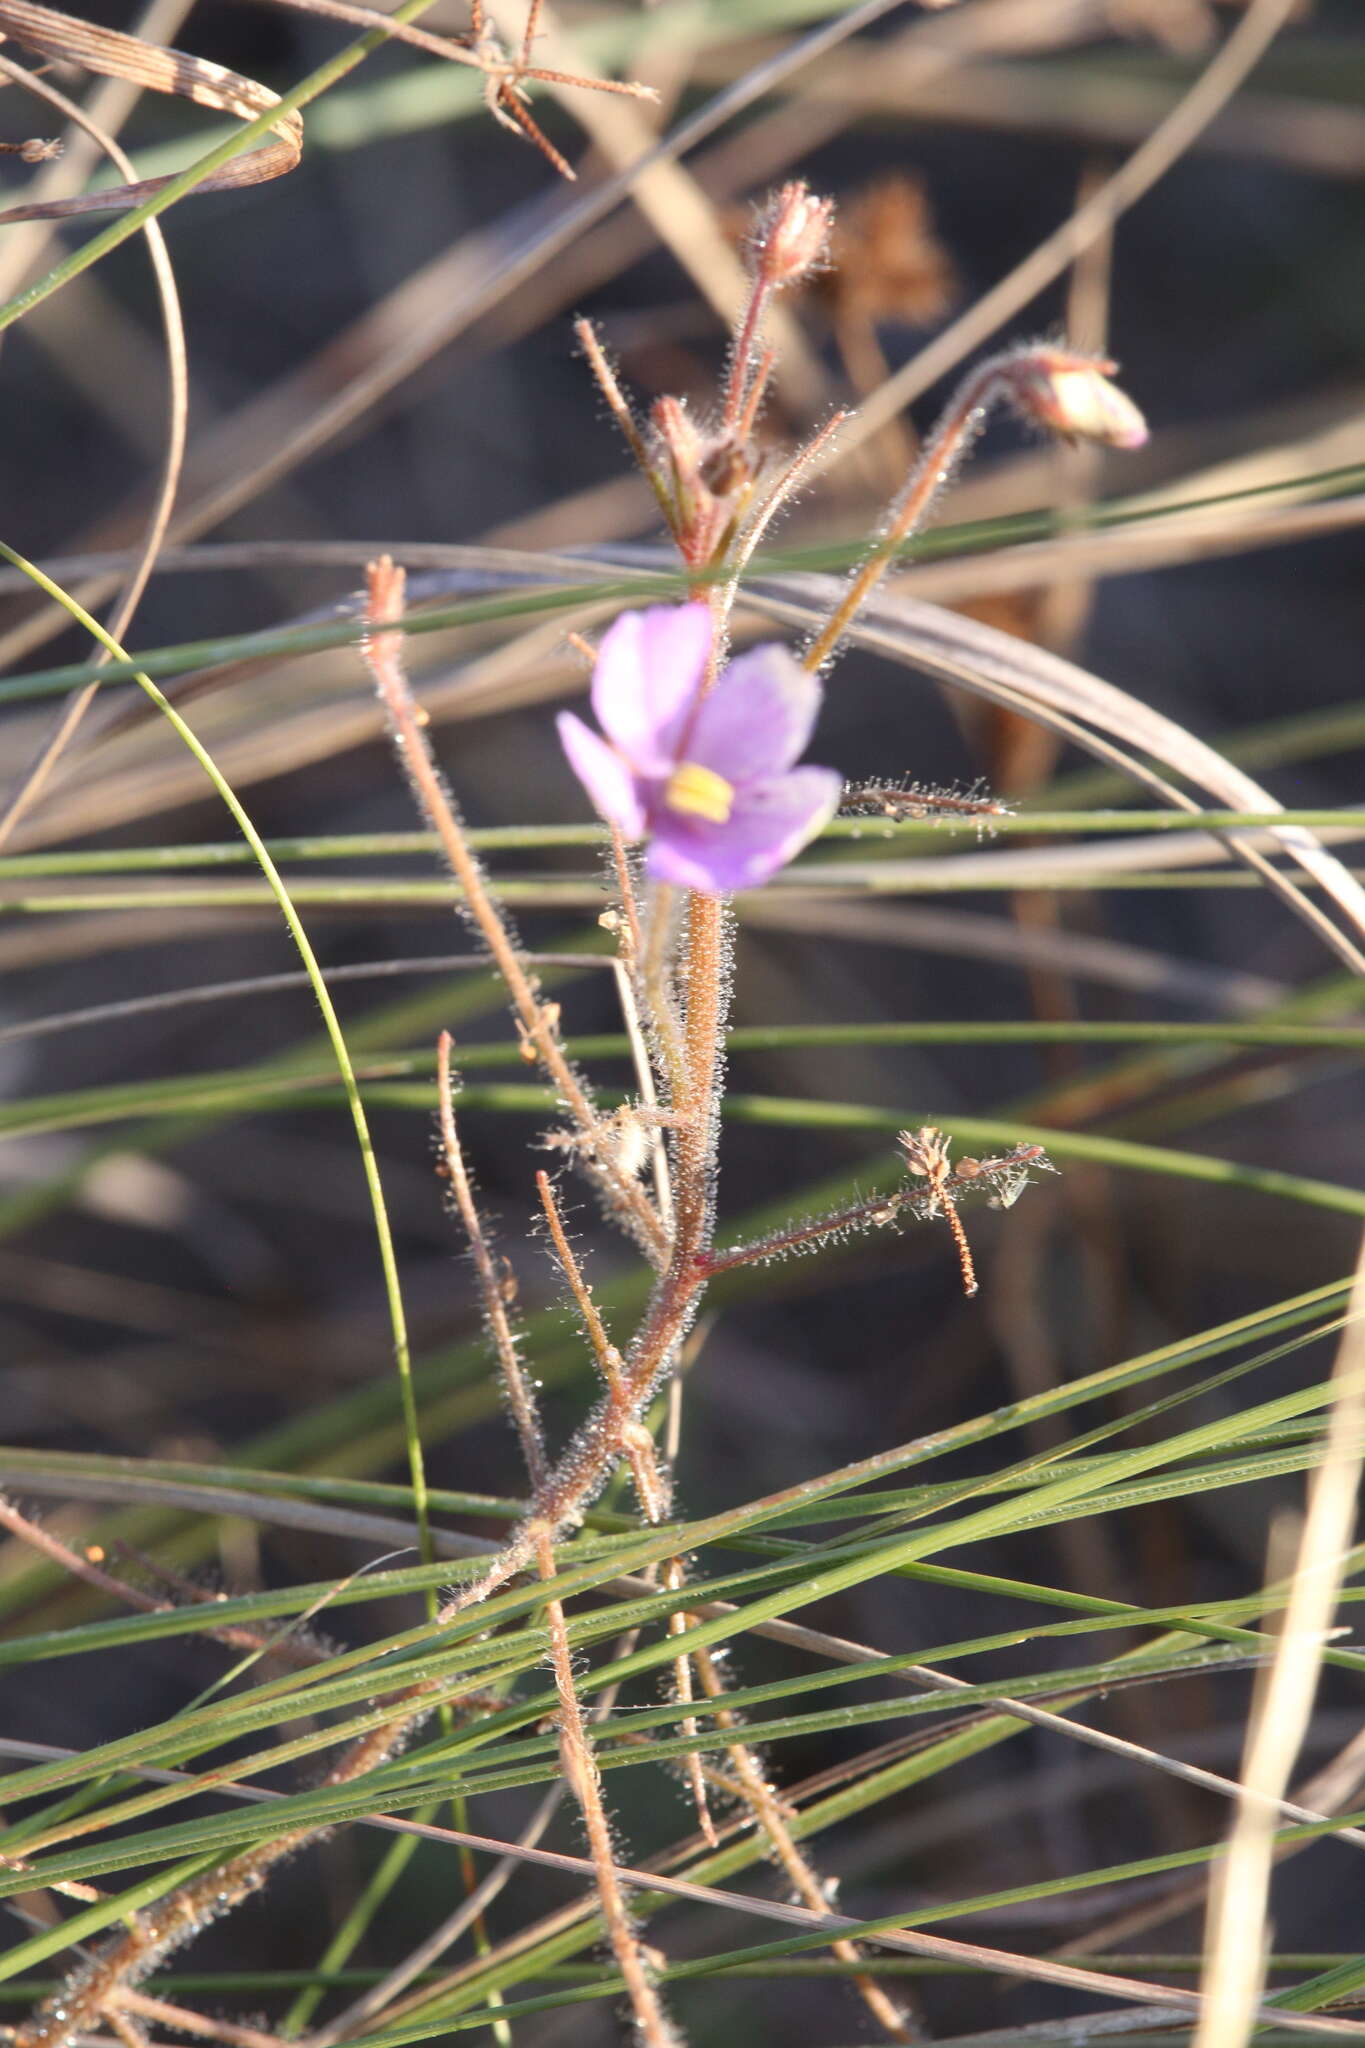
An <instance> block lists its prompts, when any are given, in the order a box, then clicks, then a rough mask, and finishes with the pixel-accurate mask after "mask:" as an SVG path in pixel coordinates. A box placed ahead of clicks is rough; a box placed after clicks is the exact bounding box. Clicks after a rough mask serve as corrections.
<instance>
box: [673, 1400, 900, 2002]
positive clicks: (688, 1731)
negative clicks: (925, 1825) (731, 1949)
mask: <svg viewBox="0 0 1365 2048" xmlns="http://www.w3.org/2000/svg"><path fill="white" fill-rule="evenodd" d="M638 1436H639V1438H640V1439H642V1441H641V1442H639V1443H638V1445H637V1446H636V1450H635V1456H636V1458H637V1459H638V1462H639V1468H640V1477H638V1478H637V1481H636V1491H637V1493H638V1494H639V1497H640V1504H641V1506H642V1508H643V1509H644V1512H645V1516H646V1518H647V1520H649V1521H652V1522H657V1521H661V1520H662V1519H663V1515H664V1514H665V1512H666V1511H667V1505H668V1503H667V1490H666V1487H665V1484H664V1481H663V1478H662V1475H661V1474H660V1472H659V1469H658V1461H657V1457H656V1454H655V1448H654V1443H653V1440H652V1439H651V1437H650V1436H649V1433H648V1431H647V1430H643V1429H641V1430H639V1431H638ZM655 1503H657V1507H656V1506H655ZM686 1581H687V1566H686V1563H685V1561H684V1559H682V1558H680V1557H675V1558H671V1559H670V1560H669V1562H668V1564H667V1566H666V1567H665V1575H664V1584H665V1586H666V1587H667V1588H668V1589H669V1591H671V1592H674V1591H676V1592H680V1591H681V1590H682V1588H683V1587H684V1586H685V1584H686ZM693 1619H694V1617H693V1616H692V1615H690V1614H688V1613H687V1612H686V1610H685V1609H682V1608H677V1609H675V1610H674V1612H673V1613H672V1614H671V1615H670V1616H669V1633H670V1634H671V1635H681V1634H682V1633H684V1631H685V1630H686V1629H687V1628H689V1627H690V1626H691V1624H692V1621H693ZM694 1664H695V1666H696V1671H697V1677H698V1678H699V1680H700V1682H701V1687H702V1691H703V1692H704V1693H705V1694H706V1696H707V1698H708V1699H710V1700H720V1699H723V1698H724V1696H725V1682H724V1679H723V1678H722V1676H721V1672H720V1667H719V1664H718V1662H717V1659H716V1657H715V1656H714V1655H713V1653H712V1652H711V1651H710V1650H708V1649H701V1650H696V1651H692V1652H690V1653H688V1652H684V1653H683V1654H682V1655H681V1656H679V1657H678V1659H677V1660H676V1664H675V1671H677V1672H678V1673H680V1674H681V1673H685V1674H686V1678H685V1679H683V1678H681V1677H680V1678H679V1682H678V1698H679V1701H680V1702H681V1703H683V1704H687V1703H688V1702H690V1701H691V1699H692V1696H693V1695H692V1685H691V1672H692V1667H693V1665H694ZM715 1719H716V1724H717V1726H719V1727H721V1728H726V1729H731V1728H738V1727H739V1726H740V1722H739V1720H738V1717H737V1716H736V1715H735V1714H733V1713H731V1712H730V1711H729V1710H728V1709H727V1708H724V1707H722V1708H720V1709H719V1710H718V1712H717V1714H716V1716H715ZM678 1727H679V1732H680V1733H681V1734H683V1735H686V1736H695V1735H696V1734H697V1733H698V1723H697V1721H696V1719H695V1717H694V1716H692V1715H684V1716H682V1717H681V1718H680V1720H679V1723H678ZM725 1753H726V1756H727V1757H728V1758H729V1761H730V1764H731V1767H732V1769H733V1771H734V1778H733V1780H731V1781H729V1782H727V1783H725V1784H724V1785H723V1786H722V1789H723V1790H724V1791H726V1792H727V1793H728V1795H729V1797H730V1798H731V1799H732V1800H735V1801H736V1802H737V1803H738V1804H739V1805H741V1806H742V1807H745V1808H747V1810H748V1812H749V1813H750V1814H751V1815H752V1817H753V1820H754V1822H755V1823H756V1825H757V1826H758V1827H759V1828H761V1829H762V1831H763V1833H764V1834H765V1835H766V1836H767V1838H768V1841H769V1843H770V1844H771V1846H772V1851H773V1855H774V1857H775V1859H776V1861H777V1862H778V1864H779V1865H780V1866H781V1868H782V1870H783V1871H784V1872H785V1874H786V1876H787V1879H788V1881H789V1882H790V1884H791V1885H792V1888H793V1890H794V1891H795V1892H796V1894H797V1896H798V1897H799V1898H800V1899H802V1900H803V1901H804V1903H805V1904H806V1905H807V1906H809V1907H810V1908H811V1910H812V1911H813V1912H817V1913H820V1912H824V1911H825V1909H826V1908H827V1906H828V1904H829V1898H828V1895H827V1893H826V1891H825V1888H824V1886H823V1885H822V1884H821V1882H820V1878H819V1875H818V1874H817V1872H816V1871H815V1870H813V1869H812V1867H811V1865H810V1863H809V1861H808V1860H807V1858H806V1857H805V1856H804V1855H803V1854H802V1852H801V1850H800V1848H799V1847H798V1846H797V1843H796V1841H795V1839H794V1837H793V1835H792V1832H791V1829H790V1828H789V1827H788V1825H787V1818H786V1815H787V1812H788V1811H789V1810H790V1809H784V1806H783V1802H782V1800H781V1799H780V1798H779V1797H778V1794H777V1792H776V1791H775V1790H774V1788H773V1786H772V1785H771V1784H770V1783H769V1781H768V1777H767V1775H766V1773H765V1772H764V1769H763V1766H762V1765H761V1764H760V1762H759V1760H758V1758H757V1756H756V1755H755V1753H754V1751H753V1750H752V1748H751V1747H750V1746H749V1745H748V1743H745V1742H742V1741H739V1742H734V1743H728V1744H727V1745H726V1752H725ZM687 1761H688V1763H689V1765H690V1766H691V1767H692V1769H691V1771H690V1772H689V1782H690V1783H691V1785H692V1789H693V1797H694V1799H695V1800H696V1804H697V1817H698V1821H699V1823H700V1826H701V1831H702V1834H703V1836H704V1838H705V1840H706V1842H707V1844H708V1845H709V1846H710V1847H711V1848H713V1849H714V1848H717V1847H718V1846H719V1837H718V1836H717V1834H716V1830H715V1825H714V1823H713V1822H712V1819H711V1814H710V1809H709V1807H708V1805H707V1803H706V1796H705V1786H704V1783H703V1779H702V1765H701V1758H700V1756H699V1755H698V1754H696V1753H694V1754H693V1755H691V1756H689V1758H688V1760H687ZM693 1773H695V1776H693ZM708 1775H709V1776H710V1778H711V1781H712V1782H715V1773H714V1772H711V1773H709V1774H708ZM831 1947H832V1949H833V1952H834V1954H835V1955H837V1956H838V1957H839V1958H840V1959H841V1961H843V1962H850V1963H851V1962H856V1961H858V1959H859V1957H860V1955H861V1950H860V1949H858V1948H857V1946H856V1945H855V1944H854V1943H853V1942H848V1941H841V1942H834V1943H832V1944H831ZM854 1982H855V1985H856V1987H857V1990H858V1992H859V1995H860V1996H861V1997H862V1999H863V2001H864V2003H865V2004H866V2006H867V2008H868V2011H869V2012H870V2013H871V2014H872V2016H873V2018H874V2019H875V2020H876V2021H877V2023H878V2024H879V2025H880V2026H881V2027H883V2028H884V2029H885V2030H886V2032H887V2033H888V2034H889V2035H890V2036H891V2038H892V2040H893V2041H911V2040H913V2039H915V2035H914V2034H913V2033H912V2032H911V2031H910V2029H909V2027H908V2026H907V2023H906V2017H905V2014H904V2013H903V2012H902V2011H901V2010H900V2008H899V2007H898V2006H897V2005H896V2004H895V2002H894V2001H893V2000H892V1999H890V1998H888V1997H887V1995H886V1993H885V1992H884V1991H882V1989H881V1988H880V1986H879V1985H877V1984H876V1983H875V1982H874V1981H873V1980H872V1979H871V1978H870V1977H865V1976H860V1977H857V1978H855V1980H854Z"/></svg>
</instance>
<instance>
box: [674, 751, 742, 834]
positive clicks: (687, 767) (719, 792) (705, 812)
mask: <svg viewBox="0 0 1365 2048" xmlns="http://www.w3.org/2000/svg"><path fill="white" fill-rule="evenodd" d="M734 801H735V790H734V784H733V783H730V782H727V781H726V780H725V777H724V776H723V775H717V774H716V771H715V769H714V768H703V767H702V766H701V764H700V762H698V761H684V762H683V764H682V766H681V767H680V768H675V769H674V771H673V773H672V774H671V775H670V776H669V778H668V787H667V789H665V791H664V802H665V803H666V804H667V805H668V808H669V810H670V811H682V812H684V813H685V814H686V815H687V816H688V817H691V818H705V819H706V821H707V823H708V824H711V825H723V824H725V822H726V820H727V819H728V818H729V816H730V812H731V810H732V809H733V807H734Z"/></svg>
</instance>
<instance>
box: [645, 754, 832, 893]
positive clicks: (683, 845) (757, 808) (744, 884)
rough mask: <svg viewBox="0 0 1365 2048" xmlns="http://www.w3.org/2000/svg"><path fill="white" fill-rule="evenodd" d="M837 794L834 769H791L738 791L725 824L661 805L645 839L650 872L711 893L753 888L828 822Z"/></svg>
mask: <svg viewBox="0 0 1365 2048" xmlns="http://www.w3.org/2000/svg"><path fill="white" fill-rule="evenodd" d="M842 792H843V778H842V777H841V776H840V775H839V773H838V771H837V770H836V769H833V768H794V769H792V771H791V773H790V774H788V775H773V776H770V777H768V778H767V779H765V780H764V781H761V782H754V783H750V784H749V785H748V787H747V788H745V789H742V790H741V791H740V792H739V795H738V798H737V799H736V803H735V808H734V810H733V811H732V812H731V814H730V816H729V818H728V819H727V820H726V822H725V823H724V824H723V825H713V824H708V823H707V822H706V821H705V820H702V819H695V818H690V817H683V816H680V815H679V814H678V813H677V812H674V811H667V810H665V811H662V812H660V814H659V816H658V817H657V818H656V820H655V823H654V836H653V838H652V839H651V840H650V843H649V856H648V866H649V872H650V874H651V875H653V876H654V877H655V878H656V879H657V880H658V881H661V882H675V883H678V884H680V885H681V886H682V887H684V888H688V889H701V890H703V891H704V892H705V893H706V894H707V895H708V896H729V895H731V894H732V893H733V892H734V891H735V890H736V889H755V888H757V887H758V885H759V883H760V882H766V881H767V879H768V877H769V875H771V874H774V873H776V871H777V869H778V868H780V867H783V866H784V865H785V864H786V862H787V861H789V860H791V858H792V857H793V855H794V854H797V853H799V852H800V851H801V848H802V847H803V846H804V845H805V844H806V842H807V840H809V839H813V838H814V836H815V834H816V833H817V832H818V831H819V830H820V828H821V826H822V825H825V824H827V823H828V821H829V820H830V819H831V818H832V817H833V816H834V813H835V811H836V810H837V809H838V808H839V798H840V795H841V794H842Z"/></svg>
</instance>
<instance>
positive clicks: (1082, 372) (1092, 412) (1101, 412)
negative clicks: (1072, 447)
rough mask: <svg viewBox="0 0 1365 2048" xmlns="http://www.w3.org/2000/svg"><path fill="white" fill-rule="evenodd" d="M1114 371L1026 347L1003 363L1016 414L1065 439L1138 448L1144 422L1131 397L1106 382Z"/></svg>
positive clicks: (1062, 352)
mask: <svg viewBox="0 0 1365 2048" xmlns="http://www.w3.org/2000/svg"><path fill="white" fill-rule="evenodd" d="M1116 368H1117V365H1116V364H1115V363H1106V362H1096V361H1095V360H1094V359H1093V358H1092V357H1090V356H1082V355H1076V354H1073V353H1072V351H1071V350H1070V349H1062V348H1030V349H1026V350H1021V352H1020V353H1019V355H1017V356H1016V357H1015V358H1014V360H1013V361H1012V362H1010V363H1007V364H1005V365H1004V366H1003V367H1002V374H1003V375H1004V376H1005V377H1006V379H1007V380H1008V383H1009V387H1010V393H1011V396H1012V397H1013V399H1014V402H1015V404H1016V405H1017V406H1018V408H1019V410H1020V411H1021V412H1022V413H1024V414H1025V415H1026V417H1027V418H1029V419H1032V420H1036V421H1037V422H1038V424H1039V425H1040V426H1043V427H1047V428H1048V429H1049V430H1050V431H1051V432H1052V433H1054V434H1060V435H1062V437H1063V438H1064V439H1065V440H1068V441H1100V442H1103V443H1104V444H1105V445H1106V446H1108V447H1110V448H1141V447H1142V445H1143V443H1144V442H1145V441H1146V439H1147V422H1146V421H1145V420H1144V419H1143V417H1142V414H1141V413H1140V412H1139V411H1138V409H1137V407H1136V406H1135V405H1134V404H1133V401H1132V399H1131V398H1129V397H1127V396H1126V395H1125V394H1124V393H1123V392H1122V391H1120V390H1119V387H1118V385H1117V384H1111V383H1110V381H1109V379H1110V374H1111V373H1112V372H1113V371H1114V370H1115V369H1116Z"/></svg>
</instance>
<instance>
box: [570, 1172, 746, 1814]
mask: <svg viewBox="0 0 1365 2048" xmlns="http://www.w3.org/2000/svg"><path fill="white" fill-rule="evenodd" d="M536 1186H537V1188H538V1189H539V1191H540V1199H541V1202H542V1204H543V1206H544V1209H545V1215H546V1219H547V1221H548V1223H549V1226H550V1237H551V1240H552V1242H553V1244H554V1248H555V1256H556V1257H557V1258H558V1260H559V1263H560V1266H561V1268H562V1270H563V1273H564V1277H565V1279H566V1280H567V1281H568V1283H569V1288H570V1291H571V1293H572V1294H573V1297H574V1300H575V1301H576V1302H577V1304H578V1312H579V1314H580V1316H581V1317H582V1319H583V1327H584V1329H585V1330H586V1332H587V1335H588V1340H589V1342H590V1343H591V1345H592V1348H593V1354H594V1356H595V1358H596V1360H597V1365H598V1370H599V1371H600V1372H601V1375H602V1378H603V1381H604V1382H605V1385H606V1389H607V1413H606V1418H605V1424H604V1426H605V1428H606V1429H607V1430H608V1431H611V1432H613V1433H614V1434H615V1435H616V1436H617V1437H618V1439H619V1442H618V1446H617V1455H618V1456H619V1457H623V1458H624V1459H625V1460H626V1462H627V1464H628V1465H629V1466H630V1471H631V1478H632V1480H633V1482H634V1486H635V1493H636V1497H637V1499H638V1500H639V1503H640V1507H641V1510H642V1512H643V1514H644V1517H645V1520H646V1521H647V1522H654V1523H658V1522H661V1521H662V1520H663V1518H664V1516H665V1515H666V1514H667V1512H668V1487H667V1485H666V1483H665V1481H664V1478H663V1474H662V1473H661V1472H660V1470H659V1463H658V1459H657V1457H656V1456H655V1451H654V1440H653V1438H652V1437H651V1436H650V1434H649V1431H648V1430H647V1429H646V1428H645V1427H644V1425H643V1424H642V1423H639V1422H636V1421H634V1420H632V1419H631V1415H630V1407H629V1398H628V1395H627V1391H626V1386H625V1378H624V1368H623V1365H622V1361H621V1354H620V1352H619V1351H618V1350H617V1349H616V1346H615V1345H614V1344H613V1343H612V1342H611V1340H610V1338H609V1337H608V1336H607V1333H606V1330H605V1328H604V1327H603V1324H602V1318H601V1316H600V1315H599V1314H598V1311H597V1306H596V1304H595V1302H594V1301H593V1299H592V1291H591V1289H590V1288H589V1287H588V1286H587V1284H586V1282H585V1281H584V1279H583V1275H582V1272H581V1270H580V1268H579V1264H578V1261H577V1259H576V1258H575V1256H574V1251H573V1247H572V1245H571V1244H570V1243H569V1240H568V1236H567V1234H566V1232H565V1229H564V1223H563V1219H562V1218H561V1216H560V1213H559V1205H558V1203H557V1202H556V1200H555V1196H554V1189H553V1188H552V1187H551V1185H550V1177H549V1175H548V1174H546V1173H538V1174H537V1175H536ZM682 1582H683V1568H682V1561H681V1559H679V1558H671V1559H669V1561H668V1563H667V1564H666V1565H665V1566H664V1584H665V1586H666V1587H668V1589H669V1590H670V1591H673V1590H675V1589H676V1588H678V1587H680V1586H681V1585H682ZM686 1625H687V1617H686V1616H685V1615H682V1614H681V1613H679V1612H677V1611H675V1612H674V1613H673V1614H672V1615H670V1617H669V1632H670V1634H678V1633H680V1632H681V1630H682V1629H683V1628H685V1627H686ZM673 1679H674V1685H675V1687H676V1689H677V1696H678V1698H679V1700H681V1701H682V1702H683V1703H684V1704H686V1703H687V1702H689V1701H690V1700H691V1698H692V1667H691V1665H690V1664H689V1663H688V1660H687V1658H686V1657H685V1656H682V1657H678V1658H676V1659H675V1660H674V1666H673ZM681 1729H682V1733H683V1734H684V1735H695V1734H696V1732H697V1724H696V1722H695V1721H694V1720H692V1719H690V1718H685V1719H684V1720H683V1722H682V1723H681ZM687 1780H688V1786H689V1789H690V1790H691V1793H692V1798H693V1803H694V1804H695V1806H696V1809H697V1821H698V1824H699V1826H700V1828H701V1831H702V1833H703V1834H704V1835H705V1837H706V1839H707V1841H708V1842H709V1843H710V1844H711V1846H712V1847H713V1848H714V1847H715V1846H716V1839H717V1838H716V1831H715V1826H714V1824H713V1822H712V1819H711V1810H710V1807H709V1805H708V1803H707V1798H706V1785H705V1782H704V1780H703V1778H702V1771H701V1763H700V1760H699V1758H697V1757H696V1756H691V1757H689V1758H688V1759H687Z"/></svg>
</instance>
